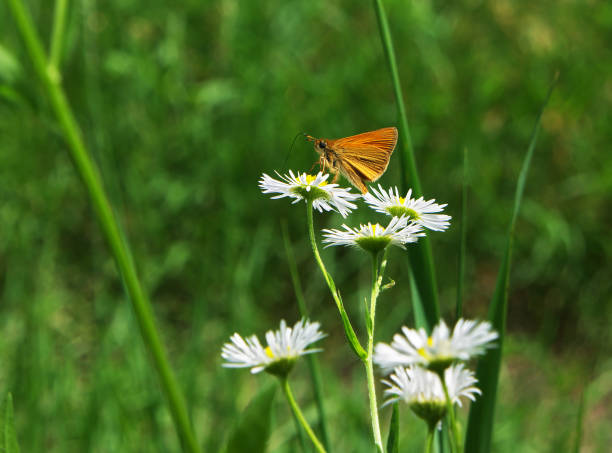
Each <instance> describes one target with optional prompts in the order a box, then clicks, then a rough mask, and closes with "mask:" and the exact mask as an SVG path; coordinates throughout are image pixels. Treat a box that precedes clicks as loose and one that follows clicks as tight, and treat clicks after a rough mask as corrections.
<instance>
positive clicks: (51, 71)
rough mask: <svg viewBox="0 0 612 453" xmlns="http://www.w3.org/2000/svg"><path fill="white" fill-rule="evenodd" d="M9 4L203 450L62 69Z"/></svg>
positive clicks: (176, 401)
mask: <svg viewBox="0 0 612 453" xmlns="http://www.w3.org/2000/svg"><path fill="white" fill-rule="evenodd" d="M8 5H9V9H10V10H11V13H12V14H13V18H14V19H15V23H16V24H17V28H18V30H19V32H20V34H21V37H22V38H23V40H24V42H25V46H26V49H27V52H28V54H29V57H30V59H31V61H32V63H33V66H34V69H35V71H36V73H37V75H38V77H39V79H40V81H41V83H42V85H43V88H44V91H45V92H46V94H47V96H48V97H49V101H50V104H51V107H52V109H53V112H54V113H55V115H56V117H57V120H58V122H59V124H60V126H61V128H62V131H63V133H64V137H65V139H66V141H67V143H68V150H69V151H70V154H71V157H72V160H73V162H74V165H75V167H76V169H77V172H78V173H79V176H80V177H81V180H82V182H83V184H84V186H85V188H86V189H87V192H88V194H89V197H90V199H91V203H92V206H93V208H94V212H95V213H96V216H97V219H98V223H99V225H100V228H101V230H102V233H103V235H104V238H105V239H106V242H107V245H108V247H109V248H110V250H111V253H112V254H113V257H114V259H115V264H116V266H117V269H118V271H119V274H120V275H121V278H122V279H123V283H124V286H125V288H126V289H127V292H128V295H129V299H130V301H131V303H132V306H133V308H134V312H135V314H136V319H137V320H138V323H139V327H140V332H141V335H142V338H143V341H144V343H145V346H146V347H147V349H148V351H149V352H150V354H151V358H152V362H153V365H154V368H155V371H156V372H157V375H158V377H159V380H160V383H161V387H162V390H163V392H164V394H165V396H166V399H167V401H168V406H169V408H170V413H171V414H172V419H173V422H174V425H175V427H176V430H177V433H178V436H179V438H180V441H181V446H182V448H183V449H184V450H185V451H190V452H199V451H200V447H199V445H198V443H197V441H196V438H195V435H194V433H193V430H192V427H191V421H190V419H189V415H188V413H187V406H186V404H185V399H184V397H183V394H182V392H181V390H180V388H179V386H178V383H177V381H176V377H175V375H174V372H173V370H172V368H171V367H170V363H169V361H168V358H167V356H166V351H165V349H164V346H163V344H162V342H161V339H160V336H159V333H158V331H157V327H156V325H155V319H154V317H153V309H152V308H151V303H150V301H149V299H148V297H147V295H146V293H145V292H144V290H143V288H142V285H141V283H140V280H139V278H138V275H137V272H136V267H135V266H134V263H133V262H132V260H131V253H130V251H129V248H128V246H127V244H126V242H125V241H124V240H123V239H122V235H121V229H120V227H119V224H118V222H117V220H116V218H115V214H114V212H113V209H112V206H111V204H110V200H109V198H108V196H107V194H106V192H105V190H104V187H103V185H102V178H101V176H100V174H99V172H98V169H97V167H96V165H95V163H94V161H93V159H92V158H91V156H90V154H89V152H88V150H87V148H86V146H85V142H84V140H83V136H82V133H81V130H80V128H79V125H78V124H77V122H76V119H75V117H74V114H73V112H72V109H71V108H70V104H69V103H68V100H67V98H66V95H65V93H64V90H63V88H62V85H61V77H60V74H59V71H58V68H56V67H49V61H48V59H47V56H46V54H45V50H44V49H43V45H42V42H41V39H40V37H39V35H38V32H37V30H36V28H35V27H34V23H33V21H32V18H31V17H30V15H29V13H28V11H27V10H26V9H25V7H24V6H23V4H22V2H21V1H20V0H8ZM58 39H60V38H58Z"/></svg>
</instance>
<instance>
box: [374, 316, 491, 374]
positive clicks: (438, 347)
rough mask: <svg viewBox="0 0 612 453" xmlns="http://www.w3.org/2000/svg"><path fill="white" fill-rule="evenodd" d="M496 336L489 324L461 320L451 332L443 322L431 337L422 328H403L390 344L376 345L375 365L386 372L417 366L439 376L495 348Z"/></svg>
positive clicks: (435, 328)
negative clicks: (446, 370)
mask: <svg viewBox="0 0 612 453" xmlns="http://www.w3.org/2000/svg"><path fill="white" fill-rule="evenodd" d="M497 337H498V335H497V332H495V331H494V330H493V329H492V328H491V324H490V323H488V322H487V321H483V322H478V321H472V320H466V319H460V320H459V321H457V324H456V325H455V328H454V329H453V331H452V333H451V331H450V329H449V328H448V327H447V326H446V324H445V323H444V321H440V323H439V324H438V325H437V326H436V327H434V329H433V331H432V333H431V336H429V335H427V332H426V331H425V329H423V328H421V329H418V330H415V329H409V328H408V327H402V334H399V333H398V334H395V335H394V336H393V341H392V342H391V344H390V345H388V344H386V343H378V344H377V345H376V348H375V351H374V362H375V363H376V364H377V365H378V366H379V367H380V368H382V370H383V372H384V373H389V372H390V371H391V370H392V369H394V368H395V367H397V366H408V365H412V364H417V365H422V366H423V367H425V368H428V369H430V370H432V371H435V372H437V373H438V374H440V373H442V371H444V370H445V369H446V368H448V367H449V366H450V365H451V364H452V363H453V362H455V361H465V360H468V359H470V358H471V357H474V356H476V355H481V354H484V352H485V351H486V349H487V348H491V347H494V343H493V341H494V340H495V339H497Z"/></svg>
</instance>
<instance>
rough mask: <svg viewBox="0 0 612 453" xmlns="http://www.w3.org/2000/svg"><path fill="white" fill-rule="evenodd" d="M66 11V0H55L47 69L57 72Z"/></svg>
mask: <svg viewBox="0 0 612 453" xmlns="http://www.w3.org/2000/svg"><path fill="white" fill-rule="evenodd" d="M67 13H68V0H55V9H54V11H53V31H52V32H51V46H50V51H49V69H50V70H51V71H57V73H58V74H59V72H60V71H59V68H60V61H61V59H62V47H63V44H64V33H65V31H66V15H67Z"/></svg>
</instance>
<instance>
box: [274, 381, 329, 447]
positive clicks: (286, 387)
mask: <svg viewBox="0 0 612 453" xmlns="http://www.w3.org/2000/svg"><path fill="white" fill-rule="evenodd" d="M280 382H281V387H282V388H283V391H284V392H285V396H286V397H287V401H288V402H289V406H291V410H292V411H293V415H294V416H295V417H296V418H297V419H298V420H299V422H300V424H301V425H302V427H303V428H304V431H306V434H308V437H310V440H311V441H312V443H313V444H314V446H315V448H316V450H317V451H318V452H320V453H325V448H324V447H323V444H321V442H320V441H319V439H317V436H316V435H315V433H314V431H313V430H312V428H311V427H310V425H309V424H308V422H307V421H306V419H305V418H304V414H302V411H301V410H300V407H299V406H298V405H297V403H296V401H295V398H294V397H293V393H292V392H291V387H289V380H288V379H287V377H282V378H280Z"/></svg>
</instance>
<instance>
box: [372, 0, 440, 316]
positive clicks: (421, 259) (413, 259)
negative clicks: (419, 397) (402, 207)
mask: <svg viewBox="0 0 612 453" xmlns="http://www.w3.org/2000/svg"><path fill="white" fill-rule="evenodd" d="M374 10H375V11H376V18H377V20H378V29H379V32H380V39H381V41H382V45H383V49H384V51H385V56H386V58H387V64H388V66H389V73H390V75H391V82H392V84H393V91H394V94H395V102H396V103H397V113H398V121H399V123H398V129H399V136H400V162H401V167H402V190H403V191H406V190H408V187H411V188H412V191H413V193H414V196H416V197H419V196H421V195H422V191H421V183H420V181H419V175H418V172H417V168H416V160H415V157H414V149H413V147H412V138H411V137H410V129H409V127H408V117H407V115H406V107H405V105H404V97H403V95H402V87H401V84H400V78H399V72H398V70H397V61H396V58H395V50H394V49H393V41H392V39H391V31H390V30H389V21H388V20H387V13H386V12H385V9H384V7H383V4H382V0H374ZM408 258H409V260H410V265H411V267H412V269H413V272H414V280H415V283H416V286H417V290H418V292H419V295H420V301H421V303H422V304H423V306H422V308H421V309H420V310H419V311H420V312H422V313H424V315H425V317H426V318H427V324H428V325H429V326H434V325H435V324H436V323H437V322H438V319H439V318H440V309H439V307H438V290H437V283H436V274H435V269H434V264H433V255H432V253H431V244H430V243H429V239H428V238H427V237H423V238H421V239H419V241H418V242H417V243H416V244H414V245H412V246H410V248H409V250H408ZM414 303H415V302H414V301H413V304H414Z"/></svg>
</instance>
